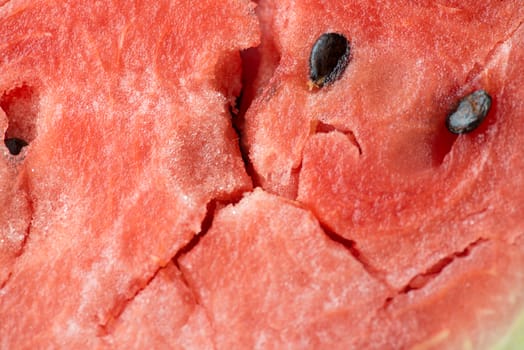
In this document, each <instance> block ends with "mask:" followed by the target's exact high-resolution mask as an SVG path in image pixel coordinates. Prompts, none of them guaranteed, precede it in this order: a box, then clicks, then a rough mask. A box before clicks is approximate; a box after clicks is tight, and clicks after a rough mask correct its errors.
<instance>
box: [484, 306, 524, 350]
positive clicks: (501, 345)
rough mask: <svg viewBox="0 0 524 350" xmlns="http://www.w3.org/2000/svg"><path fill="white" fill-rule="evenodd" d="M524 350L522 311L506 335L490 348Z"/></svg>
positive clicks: (493, 349) (523, 315) (523, 313)
mask: <svg viewBox="0 0 524 350" xmlns="http://www.w3.org/2000/svg"><path fill="white" fill-rule="evenodd" d="M522 349H524V310H522V311H521V313H520V315H519V316H518V317H517V318H516V319H515V322H514V323H513V325H512V326H511V328H510V330H509V331H508V333H507V334H506V335H505V336H504V337H503V338H502V339H501V340H499V342H498V343H497V344H496V345H494V346H493V347H492V350H522Z"/></svg>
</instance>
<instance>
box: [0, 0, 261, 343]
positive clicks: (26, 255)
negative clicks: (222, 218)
mask: <svg viewBox="0 0 524 350" xmlns="http://www.w3.org/2000/svg"><path fill="white" fill-rule="evenodd" d="M0 33H2V34H1V35H0V48H1V58H2V59H1V60H0V72H1V73H0V93H1V94H2V97H1V98H2V100H1V101H0V104H1V106H2V110H3V112H2V114H1V115H0V118H1V126H2V131H3V132H6V134H7V136H6V137H18V138H21V139H25V140H27V141H29V146H27V147H25V148H23V149H22V153H20V155H18V156H11V155H10V154H9V152H8V151H7V149H5V150H4V151H3V152H2V157H1V171H0V173H1V175H2V180H1V189H2V191H1V194H0V195H1V199H2V205H3V209H2V212H1V213H0V219H1V221H0V239H1V245H0V246H1V248H2V250H1V251H0V252H1V255H0V258H1V259H0V261H1V265H0V269H1V270H0V271H1V273H0V278H1V280H0V286H1V291H0V319H1V320H2V321H1V322H0V347H2V348H5V349H8V348H29V347H31V348H46V347H48V348H55V347H65V348H84V347H88V348H93V347H99V346H102V344H104V343H110V344H111V343H112V340H111V334H112V331H113V327H117V326H118V322H116V321H115V319H118V318H119V316H120V315H121V314H122V313H123V311H124V310H125V309H126V305H127V303H128V302H129V301H130V300H131V299H133V298H134V296H135V295H136V294H137V293H138V292H139V291H140V290H141V289H143V288H145V286H146V285H148V283H149V282H150V281H151V279H153V277H154V276H155V275H156V273H157V272H158V271H159V269H161V268H163V267H164V266H166V265H168V264H169V263H170V261H171V258H172V257H173V256H174V255H175V254H176V253H177V252H178V251H179V250H180V249H181V248H182V247H184V246H185V245H186V244H188V242H189V241H190V240H191V238H192V237H193V236H194V235H195V234H196V233H198V232H199V231H200V229H201V222H202V221H203V219H204V217H205V215H206V211H207V210H206V206H207V203H209V202H211V201H215V200H221V199H227V200H230V199H231V198H235V197H238V196H239V195H240V194H241V193H242V192H244V191H247V190H250V189H251V186H252V185H251V180H250V178H249V177H248V176H247V174H246V172H245V170H244V164H243V162H242V158H241V155H240V152H239V148H238V140H237V135H236V134H235V132H234V130H233V128H232V126H231V119H230V115H229V111H228V108H229V105H230V104H231V102H232V101H234V99H235V97H236V96H237V95H238V94H239V92H240V70H241V61H240V52H239V51H240V50H241V49H244V48H247V47H251V46H254V45H256V44H257V43H258V40H259V27H258V24H257V18H256V15H255V13H254V5H253V4H251V3H249V2H248V1H237V0H233V1H222V2H221V3H220V6H217V4H216V3H215V2H213V1H207V2H202V1H199V2H193V1H154V2H151V1H133V2H129V1H9V2H6V3H5V4H4V5H3V6H2V7H0ZM28 106H29V107H30V108H29V107H28ZM29 131H31V133H29ZM162 278H164V280H165V281H167V282H165V283H168V282H171V281H175V282H176V283H175V284H174V285H172V286H169V287H165V286H159V287H158V290H160V291H164V289H166V293H172V294H173V297H172V298H171V299H170V298H169V297H166V299H165V301H166V303H167V302H169V300H172V299H173V298H175V297H176V296H178V295H182V296H183V295H186V294H187V292H184V291H183V288H182V287H181V286H183V283H182V282H180V281H181V279H180V276H179V274H176V273H168V272H166V273H158V279H159V280H158V281H157V280H156V279H155V283H154V284H153V285H152V287H151V288H156V287H155V286H156V285H157V284H159V283H160V284H161V283H162V282H161V281H162ZM177 281H178V282H177ZM181 288H182V289H181ZM184 293H185V294H184ZM178 303H179V304H180V305H181V306H180V308H178V309H179V310H178V311H179V314H176V313H171V312H169V313H166V316H169V317H173V318H174V320H172V321H171V322H172V324H173V325H175V326H177V327H179V328H180V327H183V326H185V325H186V324H187V326H188V327H190V323H191V322H192V321H191V320H190V319H188V318H187V317H185V316H184V315H189V314H191V311H192V310H193V308H194V306H195V301H194V300H191V299H188V298H185V297H184V298H181V299H180V300H179V301H178ZM152 307H153V305H152ZM165 307H169V308H170V310H173V309H171V308H173V307H176V305H166V306H165ZM137 308H138V306H133V307H132V310H136V309H137ZM184 308H185V311H182V310H184ZM128 312H133V311H128ZM137 312H138V311H137ZM155 312H156V311H155ZM171 314H173V315H171ZM125 315H126V314H124V317H125ZM195 317H197V316H195ZM161 319H162V322H168V320H167V319H165V318H161ZM144 322H145V320H144ZM203 324H204V323H202V324H199V325H198V327H196V328H197V329H200V331H201V332H203V334H205V335H206V337H204V339H207V341H209V339H211V338H212V337H211V336H210V331H209V332H208V333H205V327H203V326H202V325H203ZM118 329H119V328H118V327H117V328H116V333H115V337H116V338H117V339H118V337H119V334H121V333H120V332H122V331H119V330H118ZM208 329H209V330H210V329H211V328H208ZM173 332H174V333H172V335H173V338H172V339H170V341H169V342H167V344H176V339H178V338H180V339H181V340H180V343H183V342H184V341H187V342H188V344H190V342H189V340H187V339H186V337H185V335H184V333H183V332H181V331H180V329H177V330H176V332H175V330H173ZM177 332H178V333H177ZM189 333H191V334H192V333H194V332H189ZM108 334H109V335H108ZM106 335H107V337H106ZM177 337H178V338H177ZM195 338H197V337H196V334H195ZM155 339H156V338H151V339H149V340H150V341H151V342H152V343H149V345H148V346H149V347H150V346H154V344H155V343H154V340H155ZM196 340H197V339H196ZM136 344H137V345H136V346H138V345H139V344H140V343H136ZM115 347H119V346H117V345H115Z"/></svg>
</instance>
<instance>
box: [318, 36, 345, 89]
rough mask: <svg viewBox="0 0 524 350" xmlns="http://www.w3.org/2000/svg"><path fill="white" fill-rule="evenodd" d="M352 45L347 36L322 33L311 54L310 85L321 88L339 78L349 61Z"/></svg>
mask: <svg viewBox="0 0 524 350" xmlns="http://www.w3.org/2000/svg"><path fill="white" fill-rule="evenodd" d="M349 54H350V47H349V42H348V40H347V39H346V37H345V36H343V35H342V34H338V33H324V34H322V35H321V36H320V37H319V38H318V39H317V41H316V42H315V44H314V45H313V48H312V49H311V54H310V56H309V86H310V89H311V88H313V87H318V88H321V87H322V86H324V85H329V84H331V83H333V82H334V81H335V80H337V79H339V78H340V76H341V75H342V73H343V72H344V70H345V69H346V67H347V65H348V63H349V58H350V57H349Z"/></svg>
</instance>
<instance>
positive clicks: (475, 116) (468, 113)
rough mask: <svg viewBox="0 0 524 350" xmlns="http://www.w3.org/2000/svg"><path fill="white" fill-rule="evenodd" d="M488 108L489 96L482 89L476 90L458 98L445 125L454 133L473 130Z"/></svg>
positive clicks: (489, 105)
mask: <svg viewBox="0 0 524 350" xmlns="http://www.w3.org/2000/svg"><path fill="white" fill-rule="evenodd" d="M490 108H491V96H490V95H488V93H487V92H486V91H484V90H477V91H475V92H473V93H471V94H469V95H468V96H466V97H464V98H463V99H462V100H460V103H459V105H458V107H457V109H456V110H455V111H454V112H453V113H451V114H450V115H449V116H448V118H447V119H446V126H447V128H448V130H449V131H450V132H452V133H454V134H464V133H467V132H470V131H472V130H475V129H476V128H477V127H478V126H479V125H480V123H482V121H483V120H484V118H485V117H486V115H487V114H488V112H489V109H490Z"/></svg>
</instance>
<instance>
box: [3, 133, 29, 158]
mask: <svg viewBox="0 0 524 350" xmlns="http://www.w3.org/2000/svg"><path fill="white" fill-rule="evenodd" d="M4 143H5V146H6V147H7V149H8V150H9V153H11V154H12V155H14V156H16V155H18V154H20V151H22V148H24V147H25V146H27V142H25V141H24V140H22V139H17V138H15V137H13V138H10V139H5V140H4Z"/></svg>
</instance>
